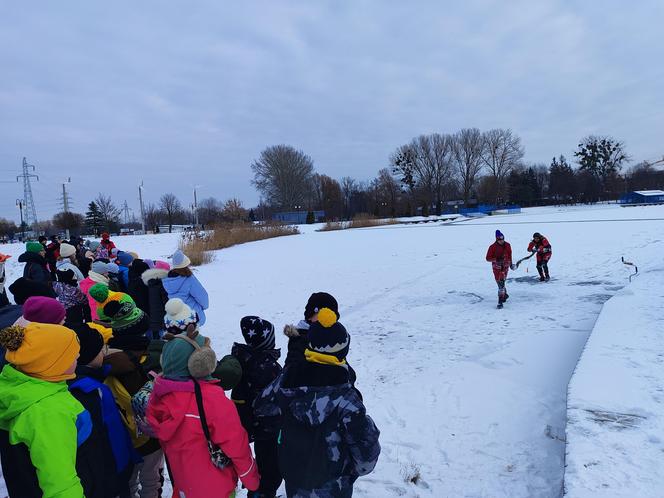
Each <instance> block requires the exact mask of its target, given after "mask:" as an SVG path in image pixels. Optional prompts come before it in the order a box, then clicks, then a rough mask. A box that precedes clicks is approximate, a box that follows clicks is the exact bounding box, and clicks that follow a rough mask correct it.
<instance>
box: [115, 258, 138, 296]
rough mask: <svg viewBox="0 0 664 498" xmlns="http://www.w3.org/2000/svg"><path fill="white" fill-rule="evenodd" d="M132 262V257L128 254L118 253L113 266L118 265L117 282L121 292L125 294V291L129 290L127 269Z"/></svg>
mask: <svg viewBox="0 0 664 498" xmlns="http://www.w3.org/2000/svg"><path fill="white" fill-rule="evenodd" d="M133 261H134V257H133V256H132V255H131V254H129V253H128V252H124V251H118V256H117V259H116V260H115V264H116V265H118V280H119V282H120V290H121V291H122V292H127V289H128V288H129V267H130V266H131V264H132V262H133Z"/></svg>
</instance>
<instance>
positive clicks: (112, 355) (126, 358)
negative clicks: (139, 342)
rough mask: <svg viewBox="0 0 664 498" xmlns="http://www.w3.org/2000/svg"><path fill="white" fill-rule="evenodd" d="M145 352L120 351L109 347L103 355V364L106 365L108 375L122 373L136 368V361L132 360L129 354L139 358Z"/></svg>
mask: <svg viewBox="0 0 664 498" xmlns="http://www.w3.org/2000/svg"><path fill="white" fill-rule="evenodd" d="M143 354H145V353H144V352H142V351H129V352H126V351H122V350H119V349H110V350H109V352H108V355H106V356H105V357H104V365H108V366H109V367H110V369H109V370H108V375H114V376H117V375H124V374H128V373H131V372H134V371H135V370H136V369H137V366H136V363H135V362H134V361H133V360H132V358H131V357H130V355H132V356H133V357H135V358H137V359H140V357H141V356H142V355H143Z"/></svg>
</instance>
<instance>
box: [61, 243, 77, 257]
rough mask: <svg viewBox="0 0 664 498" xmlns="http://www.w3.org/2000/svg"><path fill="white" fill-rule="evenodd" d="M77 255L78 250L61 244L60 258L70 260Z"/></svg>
mask: <svg viewBox="0 0 664 498" xmlns="http://www.w3.org/2000/svg"><path fill="white" fill-rule="evenodd" d="M74 254H76V248H75V247H74V246H72V245H70V244H65V243H64V242H63V243H62V244H60V256H62V257H63V258H69V257H71V256H73V255H74Z"/></svg>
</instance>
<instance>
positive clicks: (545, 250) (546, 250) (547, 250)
mask: <svg viewBox="0 0 664 498" xmlns="http://www.w3.org/2000/svg"><path fill="white" fill-rule="evenodd" d="M542 252H551V249H549V248H548V247H545V248H544V249H542Z"/></svg>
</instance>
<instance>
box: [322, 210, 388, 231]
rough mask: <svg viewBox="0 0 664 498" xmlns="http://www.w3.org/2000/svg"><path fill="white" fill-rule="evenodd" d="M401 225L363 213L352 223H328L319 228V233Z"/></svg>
mask: <svg viewBox="0 0 664 498" xmlns="http://www.w3.org/2000/svg"><path fill="white" fill-rule="evenodd" d="M397 223H399V222H398V221H397V220H394V219H389V220H386V219H380V218H374V217H373V216H372V215H370V214H366V213H362V214H358V215H357V216H355V218H353V219H352V220H351V221H328V222H327V223H326V224H325V225H324V226H323V227H322V228H319V229H318V231H319V232H332V231H334V230H346V229H348V228H369V227H378V226H383V225H396V224H397Z"/></svg>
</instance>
